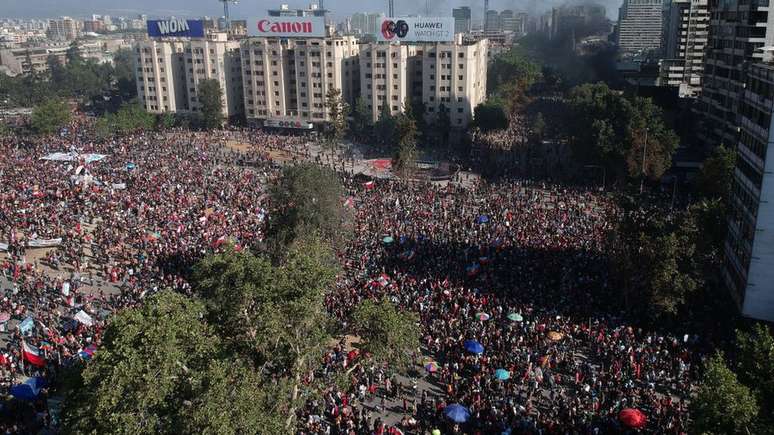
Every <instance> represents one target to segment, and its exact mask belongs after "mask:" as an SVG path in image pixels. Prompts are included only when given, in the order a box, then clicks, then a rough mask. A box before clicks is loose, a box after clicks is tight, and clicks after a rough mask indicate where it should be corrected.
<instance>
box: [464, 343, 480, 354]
mask: <svg viewBox="0 0 774 435" xmlns="http://www.w3.org/2000/svg"><path fill="white" fill-rule="evenodd" d="M465 350H467V351H468V352H470V353H484V346H482V345H481V343H479V342H477V341H476V340H466V341H465Z"/></svg>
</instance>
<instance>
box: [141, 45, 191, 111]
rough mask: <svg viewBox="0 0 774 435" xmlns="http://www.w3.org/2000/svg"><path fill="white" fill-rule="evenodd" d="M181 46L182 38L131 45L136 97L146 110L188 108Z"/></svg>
mask: <svg viewBox="0 0 774 435" xmlns="http://www.w3.org/2000/svg"><path fill="white" fill-rule="evenodd" d="M185 46H186V44H185V42H183V41H158V40H153V39H151V40H146V41H140V42H138V43H137V44H136V45H135V47H134V52H135V68H136V73H135V77H136V79H137V80H136V81H137V96H138V98H139V100H140V103H141V104H142V105H143V106H144V107H145V110H147V111H148V112H151V113H164V112H172V113H176V112H188V111H189V110H190V106H189V102H188V87H187V84H186V64H185ZM192 68H193V67H192Z"/></svg>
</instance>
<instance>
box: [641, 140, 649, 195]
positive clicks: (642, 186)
mask: <svg viewBox="0 0 774 435" xmlns="http://www.w3.org/2000/svg"><path fill="white" fill-rule="evenodd" d="M648 130H649V129H648V128H647V127H646V128H645V144H644V145H643V146H642V178H641V179H640V195H642V191H643V189H644V188H645V153H646V152H647V151H648Z"/></svg>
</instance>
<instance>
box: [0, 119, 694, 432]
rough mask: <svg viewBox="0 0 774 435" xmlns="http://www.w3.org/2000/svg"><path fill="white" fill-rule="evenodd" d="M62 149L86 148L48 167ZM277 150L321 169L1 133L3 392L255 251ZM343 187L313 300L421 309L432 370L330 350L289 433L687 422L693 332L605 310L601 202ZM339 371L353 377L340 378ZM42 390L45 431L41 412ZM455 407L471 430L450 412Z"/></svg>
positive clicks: (249, 140) (133, 141)
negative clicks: (317, 387) (317, 392)
mask: <svg viewBox="0 0 774 435" xmlns="http://www.w3.org/2000/svg"><path fill="white" fill-rule="evenodd" d="M226 144H247V145H248V147H249V149H246V150H245V151H249V152H236V151H233V149H235V148H234V147H227V146H226ZM70 151H73V152H74V153H77V155H78V156H79V157H76V158H75V159H74V160H73V161H64V162H63V161H48V160H41V158H42V157H44V156H46V155H48V154H49V153H53V152H65V153H66V152H70ZM89 153H93V154H101V155H104V156H105V158H104V159H102V160H98V161H93V162H86V161H85V159H84V155H86V154H89ZM277 153H281V154H282V155H284V156H286V157H287V158H288V160H289V161H290V162H289V163H290V164H292V163H293V162H297V161H303V160H316V161H317V162H322V159H320V158H319V155H317V154H315V153H313V152H312V151H311V150H310V147H309V146H308V138H305V137H303V136H299V137H293V136H280V135H275V134H269V133H264V132H259V131H253V130H249V131H248V130H244V131H242V130H235V131H216V132H209V133H195V132H188V131H180V130H176V131H172V132H167V133H138V134H134V135H128V136H124V137H116V138H113V139H111V140H109V141H107V142H97V141H94V140H92V139H91V135H90V134H89V125H88V122H87V121H85V120H84V119H82V118H81V119H76V120H75V121H74V122H73V124H72V125H71V126H70V127H69V128H68V131H67V133H66V134H64V135H61V136H57V137H48V138H45V139H42V140H31V139H24V140H18V139H16V140H14V139H6V140H5V141H2V142H0V248H2V250H3V251H5V252H4V253H3V252H0V260H2V261H0V268H1V269H2V276H0V284H2V286H3V291H4V293H3V295H2V300H0V312H3V313H8V315H9V317H10V318H11V320H10V321H8V322H7V323H3V325H8V332H7V333H5V334H4V335H5V336H6V341H5V342H6V344H5V349H4V351H3V352H2V354H0V375H1V376H2V379H0V381H2V385H0V389H3V390H4V391H5V390H7V389H8V388H9V387H10V386H11V385H12V384H14V383H17V382H18V376H19V375H21V374H24V375H26V376H43V377H46V378H52V377H53V376H56V374H57V373H58V372H59V371H60V369H61V368H62V366H64V365H67V364H69V363H71V362H72V361H73V360H74V359H89V358H90V357H91V355H93V353H94V352H99V346H100V339H101V336H102V333H103V330H104V327H105V320H106V318H107V317H108V316H109V315H110V313H112V312H115V311H117V310H120V309H123V308H127V307H133V306H136V305H137V304H140V303H142V300H143V299H144V298H146V297H148V296H149V295H151V294H153V293H154V292H156V291H158V290H160V289H162V288H171V289H174V290H176V291H179V292H183V293H190V291H191V284H190V283H189V282H188V281H187V280H186V271H187V270H188V269H189V267H190V266H191V265H192V264H193V263H194V262H196V261H197V260H199V259H201V258H202V257H203V256H205V255H207V254H208V253H210V252H212V251H214V250H217V249H218V248H219V247H220V246H222V245H223V244H224V243H225V242H230V243H233V244H234V245H235V246H236V247H237V249H242V248H255V249H257V248H258V246H259V244H260V242H261V241H262V240H263V228H264V225H265V222H266V219H268V218H269V216H268V214H269V209H270V206H269V204H268V203H267V201H266V192H265V189H266V186H267V184H268V183H269V182H270V181H271V180H272V179H273V178H274V177H276V176H277V175H278V167H277V165H276V164H275V163H276V162H274V161H273V160H272V156H273V155H276V154H277ZM329 158H332V157H329ZM341 166H342V167H343V166H344V165H343V164H342V165H341ZM342 180H343V181H344V183H345V185H346V188H347V189H348V190H349V195H350V196H351V197H352V198H353V201H344V200H342V203H343V204H344V205H343V206H345V207H352V208H353V209H354V212H355V231H354V235H353V238H352V240H351V242H349V243H348V244H347V246H346V248H345V249H344V251H343V252H340V257H341V258H342V261H343V267H344V272H345V273H343V274H342V276H341V277H340V279H339V280H338V282H337V285H336V288H335V289H334V290H333V291H332V292H331V293H330V294H329V295H328V296H327V298H326V307H327V308H328V310H329V312H330V313H331V315H332V316H333V317H334V318H335V319H337V320H338V321H339V322H340V323H341V324H342V325H343V326H344V327H345V330H346V324H347V320H348V317H349V315H350V313H351V312H352V310H353V309H354V308H355V307H356V306H357V304H358V303H359V302H361V301H362V300H364V299H366V298H373V299H379V298H382V297H387V298H389V299H390V300H391V301H393V302H394V303H395V304H396V305H397V306H398V307H399V308H400V309H402V310H410V311H413V312H416V313H418V314H419V316H420V322H421V327H422V340H421V341H422V348H421V349H418V350H417V352H416V353H415V354H414V355H413V358H414V360H415V362H416V369H417V370H420V371H422V370H423V369H422V366H424V365H425V364H424V363H425V362H426V361H429V360H432V361H433V362H437V367H438V368H437V371H435V372H434V373H428V374H422V375H421V376H419V374H418V373H413V377H412V378H405V377H402V376H398V375H397V374H396V373H395V371H394V370H393V369H392V368H391V367H377V366H374V365H373V364H372V363H371V362H370V361H369V360H368V358H367V357H365V356H362V355H359V354H358V353H357V352H356V351H353V350H352V349H351V348H348V345H347V343H346V342H342V343H341V344H340V345H338V346H334V347H333V348H332V349H331V350H330V351H329V352H327V353H326V354H325V356H324V358H323V360H321V362H320V369H319V370H318V371H316V372H315V373H310V374H309V378H310V379H312V378H317V379H323V380H325V381H326V382H328V383H327V385H329V388H328V389H327V390H326V391H325V392H324V394H323V395H322V396H319V397H316V398H314V399H310V400H309V402H308V403H307V406H305V407H304V408H303V409H301V410H300V411H299V427H298V432H299V433H306V434H323V433H324V434H328V433H330V434H350V433H352V434H370V433H377V434H391V433H398V430H400V431H401V432H402V433H404V434H407V433H416V434H424V433H435V431H440V432H441V433H502V432H508V431H511V432H510V433H546V434H547V433H621V432H624V431H626V430H629V429H626V428H624V427H623V426H621V424H620V423H619V421H618V418H617V417H618V412H619V411H621V410H622V409H624V408H637V409H640V410H642V411H643V412H645V413H646V415H647V416H648V423H647V425H646V427H645V428H644V429H642V430H644V431H646V432H649V433H673V434H681V433H685V430H686V429H685V425H686V418H687V415H686V412H687V411H686V400H687V399H688V394H689V393H690V390H691V387H692V386H693V383H694V381H695V379H696V377H695V373H694V372H695V367H696V360H697V358H698V356H697V355H698V353H697V352H695V351H694V349H693V345H694V340H692V339H683V338H680V339H678V338H676V337H673V336H669V335H664V334H656V333H652V332H649V331H643V330H641V329H638V328H634V327H632V326H631V325H628V324H627V323H626V322H625V321H624V320H623V319H622V318H617V317H616V316H613V315H609V314H606V308H607V305H606V304H605V299H604V298H605V295H606V294H609V293H610V292H611V291H614V289H610V288H608V287H607V261H606V255H607V252H606V249H605V237H606V235H607V233H608V231H609V230H611V229H612V228H613V227H614V224H615V221H616V218H617V213H618V212H617V210H616V209H615V207H614V205H613V204H612V202H611V201H610V200H609V199H607V198H606V197H604V196H600V195H599V194H597V193H592V192H590V191H586V190H575V189H570V188H566V187H561V186H556V185H545V184H531V183H526V182H500V183H497V184H491V185H490V184H486V183H483V182H478V184H476V185H474V186H472V187H470V186H467V187H463V186H457V185H455V184H449V185H445V186H430V185H425V184H411V183H406V182H401V181H388V180H378V181H376V182H374V183H370V184H368V186H364V185H363V184H361V182H360V181H356V179H355V178H353V177H351V176H348V175H346V174H345V173H342ZM387 237H390V238H391V239H392V241H391V242H389V243H388V242H386V240H388V239H386V238H387ZM31 244H32V245H33V246H35V245H45V246H48V247H47V248H37V247H30V245H31ZM3 254H4V255H3ZM0 315H2V313H0ZM26 319H30V320H29V321H28V320H26ZM514 319H517V320H514ZM25 322H26V323H25ZM469 340H474V341H475V342H477V343H478V344H480V345H481V346H482V347H483V352H479V353H472V352H470V351H469V350H466V348H465V344H466V341H469ZM22 354H24V355H25V357H24V358H23V357H22ZM498 369H499V370H501V371H498ZM342 374H346V376H348V377H349V378H350V380H351V388H348V389H345V390H341V389H339V387H338V386H337V385H339V384H337V383H335V382H333V380H334V379H336V378H337V377H339V376H341V375H342ZM498 376H499V377H500V378H505V377H507V379H498ZM44 398H46V394H45V391H44V392H43V393H42V394H41V396H40V398H39V400H38V402H36V403H35V407H36V409H37V410H39V411H40V412H39V414H38V415H37V416H36V418H37V420H38V423H39V425H40V426H42V425H46V424H49V423H50V422H51V417H52V416H51V415H48V411H49V410H48V408H47V407H46V404H45V402H44ZM452 403H455V404H461V405H463V406H464V407H466V409H467V410H469V412H470V417H469V419H467V421H466V422H461V423H455V422H452V421H451V420H450V419H449V418H447V417H446V416H445V414H444V410H445V408H446V407H447V405H449V404H452ZM21 427H22V426H17V429H14V428H13V427H12V426H11V425H8V426H6V427H3V428H2V429H5V430H6V431H7V432H8V433H14V432H23V430H22V429H20V428H21Z"/></svg>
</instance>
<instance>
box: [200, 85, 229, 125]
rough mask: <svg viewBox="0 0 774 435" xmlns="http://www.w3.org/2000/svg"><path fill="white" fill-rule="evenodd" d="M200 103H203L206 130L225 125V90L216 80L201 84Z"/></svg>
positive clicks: (202, 113) (202, 110)
mask: <svg viewBox="0 0 774 435" xmlns="http://www.w3.org/2000/svg"><path fill="white" fill-rule="evenodd" d="M199 103H201V115H202V126H203V127H204V128H206V129H213V128H219V127H221V126H222V125H223V90H222V89H221V88H220V83H218V81H217V80H215V79H207V80H202V81H201V82H199Z"/></svg>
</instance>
